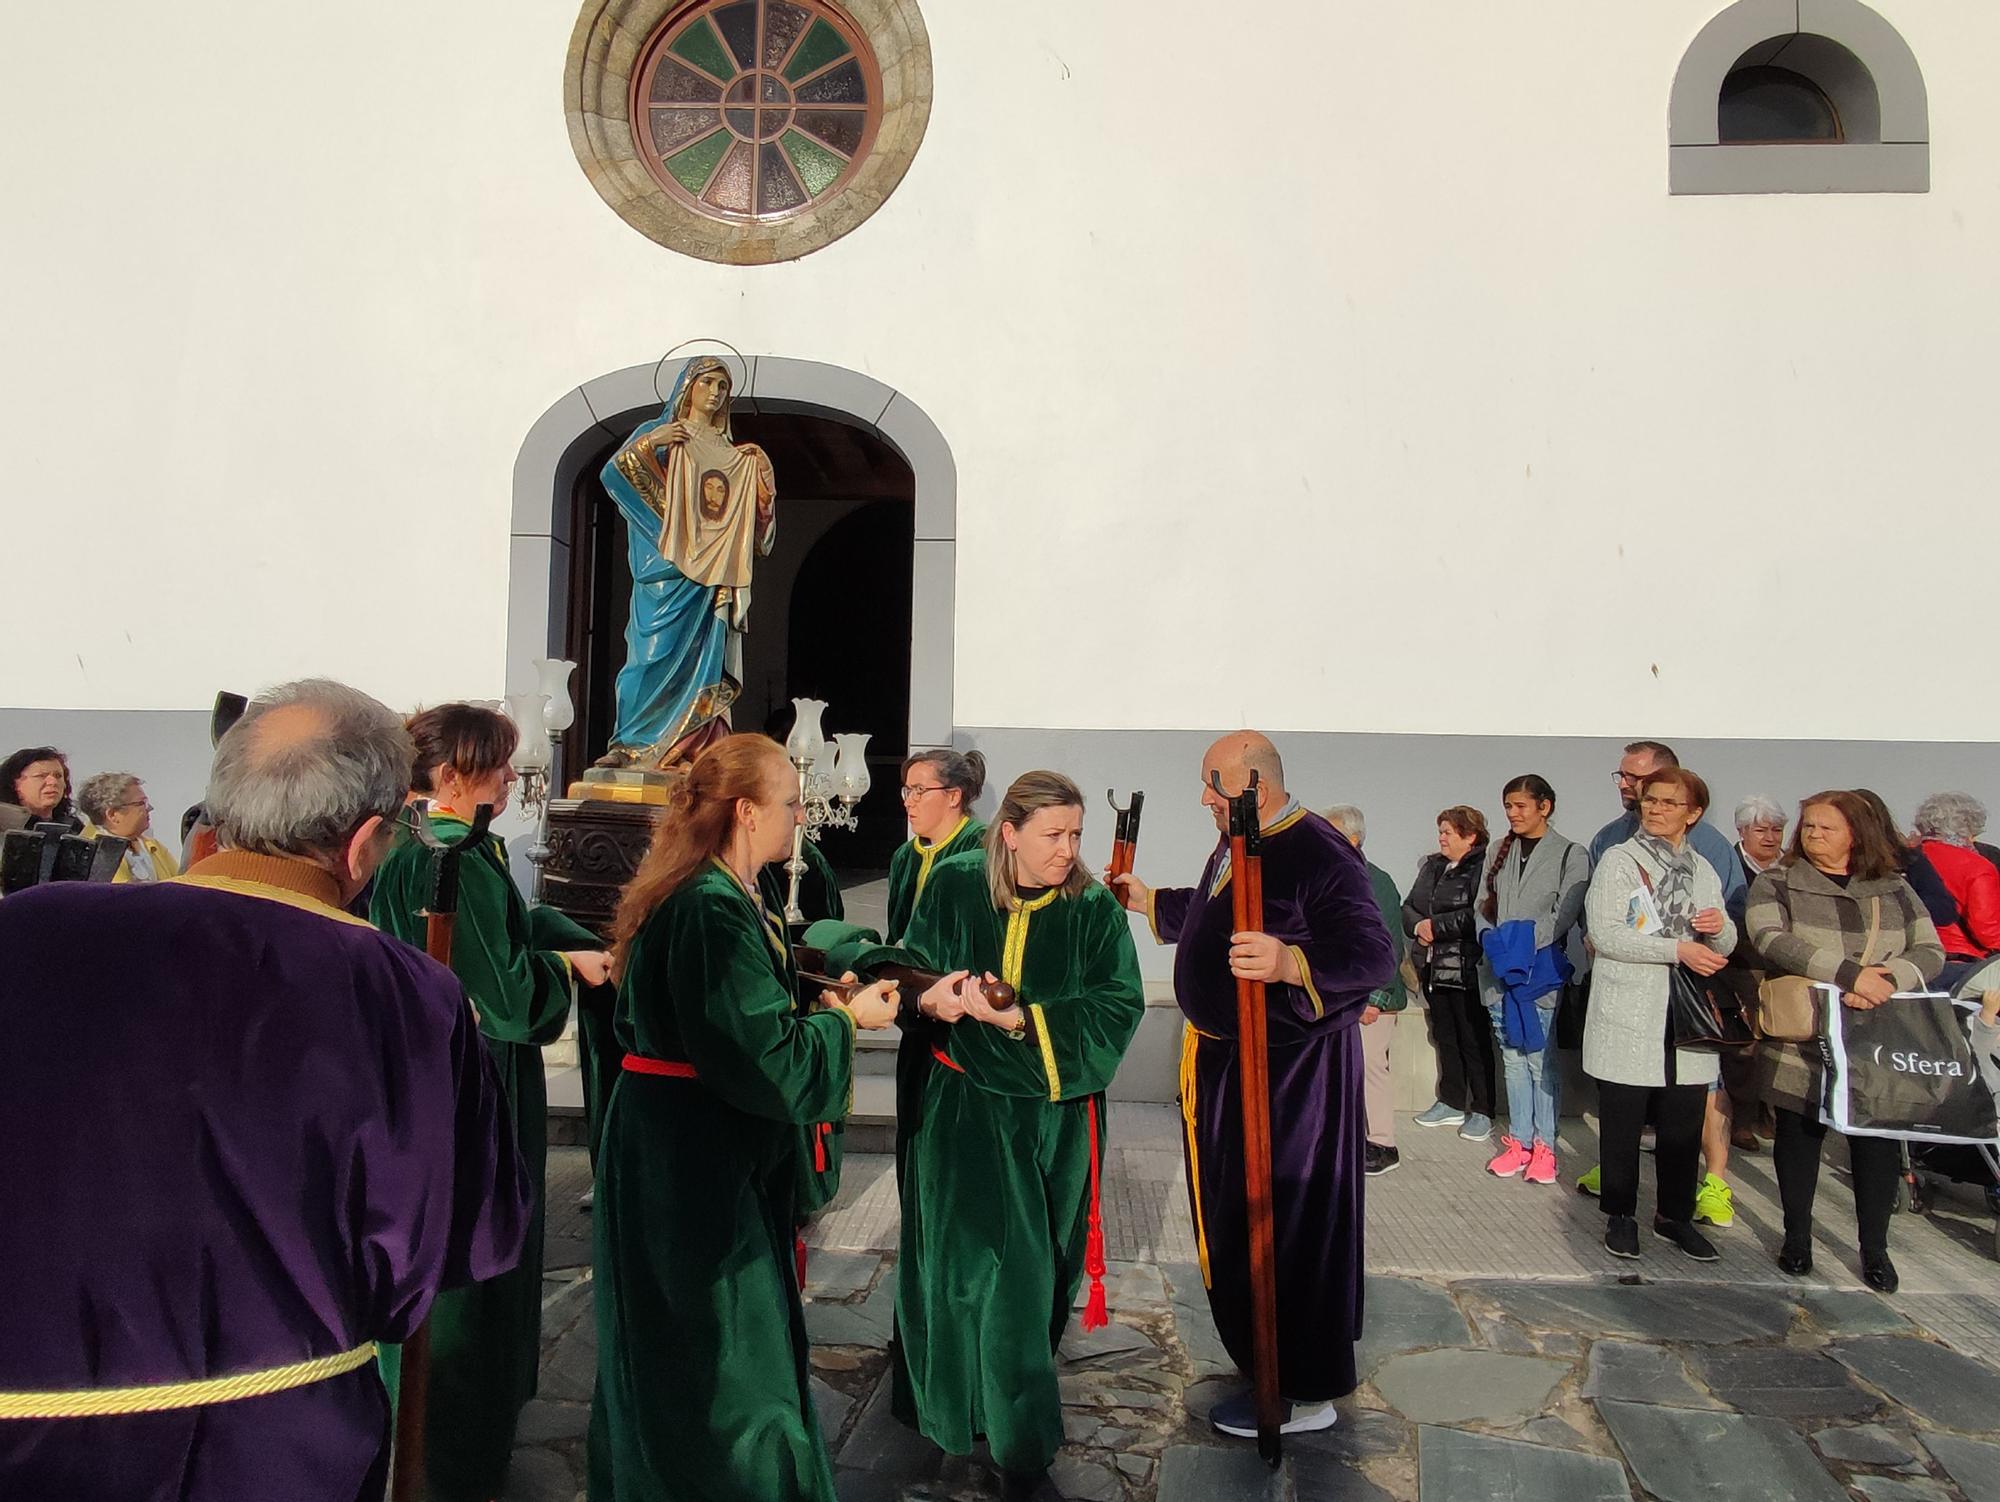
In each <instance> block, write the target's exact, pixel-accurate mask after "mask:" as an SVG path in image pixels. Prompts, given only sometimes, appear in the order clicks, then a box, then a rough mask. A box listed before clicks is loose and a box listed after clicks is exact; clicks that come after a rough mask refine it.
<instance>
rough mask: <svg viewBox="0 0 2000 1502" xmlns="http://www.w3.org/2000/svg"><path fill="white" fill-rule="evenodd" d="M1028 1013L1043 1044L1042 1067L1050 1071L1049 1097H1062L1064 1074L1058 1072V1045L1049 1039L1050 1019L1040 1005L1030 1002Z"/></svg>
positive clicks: (1051, 1098) (1037, 1037)
mask: <svg viewBox="0 0 2000 1502" xmlns="http://www.w3.org/2000/svg"><path fill="white" fill-rule="evenodd" d="M1028 1015H1029V1016H1031V1017H1033V1018H1034V1019H1035V1041H1036V1042H1037V1043H1039V1044H1040V1045H1041V1046H1042V1068H1044V1069H1046V1070H1047V1071H1048V1072H1049V1099H1050V1100H1061V1099H1062V1075H1060V1074H1059V1073H1057V1072H1056V1046H1055V1044H1053V1043H1051V1042H1050V1041H1049V1019H1048V1016H1047V1015H1046V1014H1045V1013H1044V1012H1043V1011H1042V1009H1041V1007H1040V1005H1038V1004H1036V1003H1033V1002H1031V1003H1029V1005H1028Z"/></svg>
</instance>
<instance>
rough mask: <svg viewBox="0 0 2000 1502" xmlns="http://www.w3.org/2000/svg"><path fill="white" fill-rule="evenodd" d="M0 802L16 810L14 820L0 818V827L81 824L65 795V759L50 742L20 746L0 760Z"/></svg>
mask: <svg viewBox="0 0 2000 1502" xmlns="http://www.w3.org/2000/svg"><path fill="white" fill-rule="evenodd" d="M0 803H4V804H11V805H12V806H13V807H15V808H17V809H19V810H20V814H19V815H18V816H17V818H16V820H15V821H14V822H12V823H6V822H0V829H7V828H13V829H20V828H24V827H26V826H30V825H35V824H67V825H69V827H70V828H71V829H72V830H76V829H81V828H83V820H82V819H80V818H78V817H77V814H76V803H75V801H74V800H73V799H71V797H70V795H69V759H68V758H67V757H65V756H64V755H63V754H62V752H60V751H58V750H56V748H55V747H54V746H23V747H22V748H21V749H20V750H19V751H16V752H15V753H14V754H13V755H12V756H10V757H8V758H7V759H6V760H5V761H0Z"/></svg>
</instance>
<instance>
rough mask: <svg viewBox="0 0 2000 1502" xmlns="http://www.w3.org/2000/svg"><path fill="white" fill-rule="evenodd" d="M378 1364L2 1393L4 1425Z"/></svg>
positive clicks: (191, 1403)
mask: <svg viewBox="0 0 2000 1502" xmlns="http://www.w3.org/2000/svg"><path fill="white" fill-rule="evenodd" d="M211 879H212V878H211ZM374 1359H375V1342H374V1341H372V1340H371V1341H368V1342H367V1343H366V1344H364V1345H358V1346H356V1347H355V1348H354V1349H353V1350H351V1351H342V1352H341V1353H340V1354H339V1355H338V1356H315V1357H313V1358H312V1359H311V1360H309V1361H294V1362H292V1363H290V1364H289V1365H287V1366H273V1367H267V1368H265V1369H264V1370H263V1371H258V1372H238V1373H237V1374H236V1375H235V1376H233V1377H204V1378H202V1379H200V1380H198V1381H192V1382H161V1383H156V1384H154V1385H152V1386H148V1387H90V1388H84V1389H82V1390H80V1391H71V1392H0V1419H87V1418H105V1417H110V1416H113V1415H122V1414H128V1413H166V1412H169V1411H171V1410H174V1409H180V1408H207V1407H210V1406H212V1405H214V1404H217V1403H234V1402H237V1401H239V1400H240V1399H243V1398H262V1397H266V1396H268V1395H270V1394H271V1393H275V1392H289V1391H290V1390H291V1389H292V1388H295V1387H305V1386H308V1385H310V1384H311V1383H314V1382H325V1381H327V1380H329V1379H330V1378H333V1377H340V1376H344V1375H346V1374H347V1373H348V1372H351V1371H355V1370H357V1369H358V1368H360V1367H364V1366H366V1365H367V1364H368V1363H369V1362H371V1361H373V1360H374Z"/></svg>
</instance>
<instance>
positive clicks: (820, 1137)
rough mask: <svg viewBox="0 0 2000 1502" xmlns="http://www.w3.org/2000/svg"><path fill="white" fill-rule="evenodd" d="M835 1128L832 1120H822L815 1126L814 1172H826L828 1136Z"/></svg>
mask: <svg viewBox="0 0 2000 1502" xmlns="http://www.w3.org/2000/svg"><path fill="white" fill-rule="evenodd" d="M832 1130H833V1125H832V1123H831V1122H825V1121H822V1122H820V1123H818V1124H817V1125H816V1126H814V1127H813V1172H815V1173H825V1172H826V1136H827V1133H829V1132H831V1131H832Z"/></svg>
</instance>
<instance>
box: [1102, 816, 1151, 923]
mask: <svg viewBox="0 0 2000 1502" xmlns="http://www.w3.org/2000/svg"><path fill="white" fill-rule="evenodd" d="M1104 801H1105V802H1106V803H1109V804H1110V805H1111V812H1112V813H1114V814H1116V815H1117V816H1118V825H1117V829H1116V830H1115V832H1114V833H1113V834H1112V836H1111V866H1110V869H1109V870H1107V871H1106V872H1105V873H1104V884H1105V885H1106V886H1107V887H1109V888H1111V894H1112V896H1114V897H1117V896H1119V895H1120V894H1119V891H1118V878H1119V877H1121V876H1130V875H1131V874H1132V863H1133V861H1134V859H1135V858H1136V857H1137V856H1138V853H1139V811H1140V810H1141V809H1143V808H1144V807H1145V806H1146V795H1145V794H1144V793H1134V794H1133V795H1132V802H1131V804H1130V805H1129V806H1127V807H1125V808H1120V807H1119V806H1118V799H1117V797H1116V796H1115V795H1114V794H1113V793H1112V791H1111V789H1110V788H1106V789H1105V790H1104ZM1121 900H1122V899H1121Z"/></svg>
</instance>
